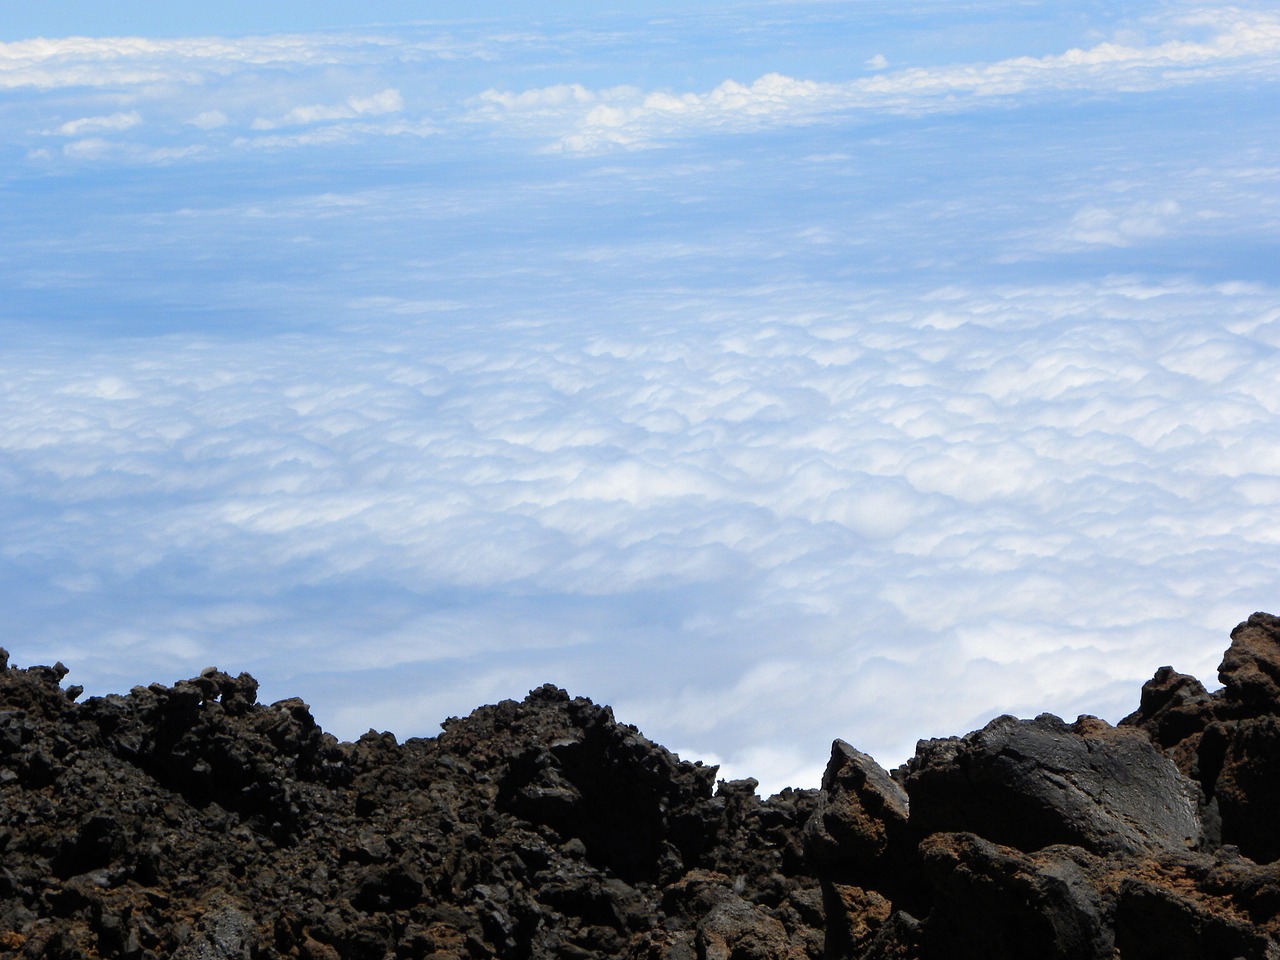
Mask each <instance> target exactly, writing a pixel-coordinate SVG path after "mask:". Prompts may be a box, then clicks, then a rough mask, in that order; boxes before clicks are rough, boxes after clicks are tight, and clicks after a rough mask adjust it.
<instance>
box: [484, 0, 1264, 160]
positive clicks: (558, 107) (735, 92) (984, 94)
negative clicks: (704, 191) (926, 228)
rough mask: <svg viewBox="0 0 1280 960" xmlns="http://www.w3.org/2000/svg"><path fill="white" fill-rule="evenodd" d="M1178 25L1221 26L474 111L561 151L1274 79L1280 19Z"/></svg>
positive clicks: (566, 94) (512, 96) (567, 94)
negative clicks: (1203, 36) (854, 72)
mask: <svg viewBox="0 0 1280 960" xmlns="http://www.w3.org/2000/svg"><path fill="white" fill-rule="evenodd" d="M1171 26H1172V28H1173V29H1181V30H1184V31H1185V30H1196V31H1203V30H1206V29H1207V30H1210V31H1212V35H1211V36H1210V38H1209V39H1207V40H1198V41H1193V40H1183V39H1170V40H1166V41H1164V42H1162V43H1155V44H1149V45H1133V44H1125V43H1117V42H1105V43H1100V44H1098V45H1096V46H1094V47H1090V48H1088V49H1072V50H1068V51H1067V52H1065V53H1062V54H1055V55H1050V56H1044V57H1025V56H1023V57H1013V58H1010V59H1007V60H1001V61H998V62H995V63H990V64H973V65H963V66H947V67H917V68H910V69H904V70H898V71H893V72H878V73H877V74H876V75H875V76H872V77H863V78H859V79H856V80H850V81H844V82H835V83H833V82H817V81H812V80H804V79H797V78H794V77H789V76H785V75H783V74H779V73H767V74H765V75H763V76H761V77H759V78H758V79H757V80H755V81H754V82H752V83H750V84H743V83H740V82H738V81H735V80H726V81H725V82H724V83H722V84H720V85H719V86H717V87H715V88H714V89H712V90H711V91H709V92H707V93H693V92H686V93H680V94H675V93H670V92H664V91H655V92H645V91H643V90H639V89H637V88H634V87H616V88H612V89H608V90H601V91H591V90H589V89H587V88H585V87H583V86H581V85H578V84H560V85H557V86H554V87H545V88H540V89H531V90H525V91H522V92H520V93H511V92H508V91H502V90H488V91H486V92H485V93H483V94H482V95H481V96H480V98H479V100H478V107H477V115H478V116H480V117H483V118H485V119H488V120H490V121H493V122H498V123H503V124H509V125H513V126H514V127H516V128H517V129H521V130H524V131H527V132H531V133H533V132H541V133H542V134H543V135H551V136H556V137H557V138H558V139H557V140H556V143H555V148H556V149H560V150H565V151H568V152H574V153H591V152H596V151H599V150H602V149H606V148H610V147H619V146H621V147H634V146H649V145H653V144H655V143H659V142H661V141H663V140H665V139H669V138H673V137H686V136H693V135H701V134H705V133H706V132H708V131H712V132H714V131H719V130H726V131H743V130H751V129H756V128H759V127H763V126H771V125H777V124H804V123H812V122H816V121H818V120H821V119H826V118H833V117H838V116H842V115H848V114H850V113H855V114H857V113H906V114H916V113H932V112H953V111H956V110H963V109H971V108H973V107H975V106H978V105H980V104H983V103H989V102H994V101H998V100H1008V99H1010V98H1013V97H1018V98H1022V99H1025V98H1027V97H1033V96H1037V95H1044V94H1053V93H1058V92H1062V91H1090V92H1105V93H1117V92H1125V91H1129V92H1132V91H1143V90H1156V89H1161V88H1165V87H1169V86H1173V85H1178V84H1183V83H1193V82H1203V81H1206V80H1210V79H1214V78H1221V77H1223V76H1231V75H1236V76H1241V77H1244V76H1249V77H1256V78H1267V79H1275V78H1276V77H1277V75H1278V74H1280V69H1278V68H1277V63H1280V59H1278V58H1277V54H1280V17H1277V16H1275V15H1273V14H1270V13H1263V12H1258V11H1243V10H1238V9H1234V8H1225V9H1222V10H1218V11H1206V12H1202V13H1199V14H1197V15H1195V16H1191V17H1182V18H1180V19H1178V20H1176V21H1175V22H1174V23H1173V24H1172V25H1171ZM867 65H868V66H869V67H872V68H873V69H875V70H878V71H880V70H883V69H884V68H885V67H887V66H888V61H887V60H886V59H885V58H884V57H882V56H879V55H877V57H873V58H872V59H871V60H870V61H868V62H867Z"/></svg>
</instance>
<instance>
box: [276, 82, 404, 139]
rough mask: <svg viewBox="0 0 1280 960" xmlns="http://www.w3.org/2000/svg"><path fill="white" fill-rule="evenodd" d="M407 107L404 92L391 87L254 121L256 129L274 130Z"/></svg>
mask: <svg viewBox="0 0 1280 960" xmlns="http://www.w3.org/2000/svg"><path fill="white" fill-rule="evenodd" d="M403 109H404V97H402V96H401V95H400V91H399V90H396V89H394V88H388V89H386V90H383V91H381V92H380V93H375V94H371V95H369V96H363V97H362V96H350V97H347V99H346V100H344V101H343V102H342V103H338V104H312V105H310V106H305V107H294V108H293V109H291V110H290V111H289V112H288V113H286V114H285V115H284V116H282V117H280V118H279V119H278V120H266V119H263V118H261V117H259V118H258V119H257V120H254V121H253V125H252V126H253V129H254V130H274V129H276V128H277V127H295V126H307V125H309V124H313V123H325V122H329V121H333V120H352V119H355V118H356V117H378V116H384V115H386V114H389V113H399V112H400V111H402V110H403Z"/></svg>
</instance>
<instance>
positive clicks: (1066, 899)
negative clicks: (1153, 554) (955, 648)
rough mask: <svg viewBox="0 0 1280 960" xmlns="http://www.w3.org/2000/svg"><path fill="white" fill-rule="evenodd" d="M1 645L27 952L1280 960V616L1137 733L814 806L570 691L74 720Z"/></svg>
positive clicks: (1163, 705) (19, 937)
mask: <svg viewBox="0 0 1280 960" xmlns="http://www.w3.org/2000/svg"><path fill="white" fill-rule="evenodd" d="M66 674H67V670H66V668H65V667H63V666H62V665H61V664H57V665H54V666H52V667H44V666H36V667H28V668H26V669H16V668H10V667H9V666H8V655H7V654H4V653H3V652H2V651H0V956H13V957H27V958H37V957H39V958H51V960H73V958H74V960H88V958H102V957H112V958H115V957H119V958H125V960H159V958H181V960H267V958H297V960H348V958H351V960H364V958H369V960H384V958H397V960H398V958H406V960H408V958H427V957H431V958H435V960H483V958H489V957H501V958H512V960H543V958H548V960H549V958H565V960H585V958H590V957H600V958H604V957H608V958H625V960H818V958H831V960H967V958H983V960H1005V958H1007V960H1015V958H1016V960H1028V958H1062V960H1077V958H1080V960H1084V958H1088V960H1093V958H1097V960H1115V958H1120V960H1146V958H1156V957H1159V958H1162V960H1163V958H1213V960H1217V958H1221V960H1237V958H1246V960H1280V816H1277V811H1278V810H1280V619H1277V618H1276V617H1272V616H1269V615H1267V614H1255V615H1254V616H1253V617H1251V618H1250V619H1249V620H1248V621H1247V622H1246V623H1243V624H1241V625H1240V626H1239V627H1237V628H1236V630H1235V631H1234V632H1233V634H1232V644H1231V648H1230V649H1229V650H1228V652H1227V654H1226V657H1225V659H1224V660H1223V664H1222V667H1221V670H1220V674H1219V676H1220V679H1221V680H1222V683H1223V684H1224V687H1223V689H1222V690H1220V691H1217V692H1212V693H1211V692H1209V691H1208V690H1206V689H1205V688H1204V687H1203V686H1202V685H1201V684H1200V683H1199V682H1198V681H1196V680H1194V679H1193V678H1191V677H1187V676H1184V675H1181V674H1178V673H1176V672H1175V671H1173V670H1172V669H1171V668H1169V667H1162V668H1161V669H1160V670H1159V671H1157V672H1156V675H1155V677H1154V678H1153V679H1152V680H1151V681H1149V682H1148V683H1147V684H1146V685H1145V686H1144V687H1143V691H1142V696H1141V702H1140V705H1139V707H1138V710H1137V711H1136V712H1135V713H1133V714H1132V715H1131V716H1129V717H1127V718H1125V720H1124V721H1122V722H1121V724H1120V725H1119V726H1118V727H1113V726H1111V725H1109V724H1107V723H1104V722H1103V721H1101V720H1098V719H1096V718H1091V717H1082V718H1080V719H1078V720H1077V721H1076V722H1074V723H1070V724H1069V723H1066V722H1064V721H1062V720H1060V719H1058V718H1056V717H1051V716H1047V715H1046V716H1041V717H1037V718H1035V719H1033V720H1017V719H1014V718H1012V717H1000V718H997V719H995V720H993V721H992V722H991V723H989V724H988V725H987V726H986V727H984V728H983V729H981V730H978V731H975V732H973V733H970V734H968V735H967V736H964V737H953V738H947V739H940V740H928V741H922V742H921V743H920V745H919V747H918V749H917V752H916V755H915V757H914V758H913V759H912V760H911V761H909V762H908V763H907V764H905V765H904V766H903V767H902V768H900V769H898V770H895V771H893V772H892V773H889V772H888V771H886V770H884V769H883V768H881V767H880V766H879V765H878V764H877V763H876V762H875V761H874V760H873V759H872V758H871V757H869V756H867V755H865V754H863V753H860V752H859V751H857V750H856V749H854V748H853V747H851V746H849V745H848V744H847V743H844V742H843V741H839V740H837V741H836V742H835V744H834V746H833V749H832V755H831V761H830V763H829V765H828V767H827V771H826V774H825V776H824V777H823V782H822V786H821V788H820V789H817V790H787V791H784V792H783V793H781V794H778V795H776V796H774V797H771V798H768V799H761V798H760V797H758V796H757V795H756V786H757V784H756V782H755V781H753V780H742V781H732V782H725V781H720V782H719V783H718V784H717V781H716V769H715V768H714V767H708V766H704V765H702V764H699V763H690V762H687V761H685V760H681V759H680V758H678V757H676V756H675V755H674V754H671V753H670V752H668V751H666V750H664V749H663V748H662V747H660V746H658V745H656V744H654V743H652V742H651V741H649V740H647V739H646V738H645V737H644V736H642V735H641V734H640V733H639V731H637V730H636V729H635V728H634V727H631V726H628V725H626V724H623V723H619V722H617V721H616V720H615V719H614V717H613V714H612V712H611V711H610V710H609V708H608V707H602V706H597V705H596V704H593V703H591V702H590V701H588V700H585V699H581V698H578V699H571V698H570V697H569V695H568V694H567V693H565V692H564V691H562V690H559V689H557V688H555V687H553V686H544V687H541V688H539V689H537V690H534V691H532V692H531V693H530V694H529V696H528V697H527V698H526V699H525V700H523V701H522V702H515V701H504V702H502V703H499V704H496V705H494V706H488V707H481V708H480V709H478V710H476V711H475V712H474V713H472V714H471V715H470V716H468V717H465V718H453V719H450V720H448V721H446V723H445V724H444V732H443V733H442V734H441V735H440V736H438V737H435V738H430V739H411V740H407V741H405V742H404V743H400V742H398V741H397V740H396V739H395V738H394V737H393V736H392V735H391V734H388V733H377V732H375V731H370V732H369V733H368V734H366V735H365V736H363V737H361V738H360V739H359V740H357V741H356V742H354V743H340V742H338V741H337V740H336V739H334V738H333V737H332V736H330V735H328V734H326V733H324V732H323V731H322V730H320V729H319V728H318V726H317V725H316V723H315V721H314V720H313V719H312V717H311V714H310V711H309V709H308V708H307V705H306V704H304V703H302V702H301V701H300V700H296V699H293V700H283V701H280V702H277V703H274V704H270V705H265V704H260V703H258V702H257V684H256V683H255V681H254V680H253V678H252V677H249V676H248V675H246V674H241V675H239V676H238V677H233V676H231V675H229V674H227V673H223V672H221V671H218V670H214V669H212V668H211V669H208V670H205V671H204V672H203V673H202V674H201V675H200V676H198V677H194V678H192V679H190V680H183V681H179V682H178V683H176V684H174V685H173V686H164V685H161V684H152V685H151V686H149V687H137V688H134V690H132V691H131V692H130V693H129V694H127V695H123V696H115V695H113V696H108V697H101V698H92V699H89V700H86V701H85V702H83V703H80V702H77V701H78V699H79V697H80V696H81V694H82V693H83V691H81V690H80V689H79V688H78V687H74V686H68V687H64V686H63V680H64V679H65V677H66Z"/></svg>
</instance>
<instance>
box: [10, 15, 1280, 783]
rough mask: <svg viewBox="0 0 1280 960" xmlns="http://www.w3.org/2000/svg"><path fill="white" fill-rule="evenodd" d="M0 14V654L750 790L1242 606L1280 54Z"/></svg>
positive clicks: (1245, 28)
mask: <svg viewBox="0 0 1280 960" xmlns="http://www.w3.org/2000/svg"><path fill="white" fill-rule="evenodd" d="M414 6H415V5H410V4H396V3H387V4H383V5H375V6H373V7H369V6H365V7H362V8H361V10H362V12H361V14H360V15H359V18H358V19H356V20H353V19H352V16H353V10H354V8H351V7H350V6H349V5H343V6H342V7H339V6H338V5H336V4H333V5H326V4H312V5H308V6H306V7H301V6H300V7H297V8H294V7H291V6H289V5H270V6H268V5H253V6H250V5H243V6H239V7H237V6H234V5H233V6H226V5H222V6H220V7H218V8H217V9H216V11H215V10H214V9H213V8H210V9H209V10H207V11H203V12H201V11H179V10H177V9H176V8H170V7H160V6H152V5H146V4H132V5H130V4H119V5H112V6H111V8H110V9H109V10H105V9H100V7H99V5H90V4H74V3H72V4H59V5H56V6H52V5H31V4H27V5H21V6H17V5H12V6H7V7H6V11H5V14H6V15H5V17H4V18H0V23H2V24H3V25H2V26H0V41H3V42H2V43H0V130H2V131H3V136H2V137H0V215H2V216H3V222H4V224H5V230H4V231H3V233H2V234H0V289H2V290H3V296H2V297H0V304H3V306H2V307H0V328H2V330H3V339H2V340H0V344H2V345H0V365H2V366H3V376H0V407H2V409H3V417H0V523H2V524H3V537H2V538H0V543H2V544H3V546H0V602H2V603H3V605H4V607H5V609H6V611H8V613H7V617H6V622H7V625H8V636H7V638H6V640H5V643H6V645H7V646H8V647H9V648H10V649H11V650H12V651H13V653H14V655H15V658H16V659H17V660H18V661H19V662H31V661H41V660H54V659H61V660H64V661H65V662H66V663H68V664H69V665H70V666H71V667H72V669H73V671H74V674H73V679H74V680H75V681H76V682H79V683H82V684H84V685H85V686H86V687H87V688H88V689H89V691H90V692H91V693H101V692H107V691H109V690H118V689H121V688H122V687H123V688H127V687H128V686H129V685H131V684H133V683H137V682H149V681H151V680H154V679H157V678H162V679H167V680H172V679H176V678H178V677H182V676H188V675H190V674H191V673H193V672H195V671H198V670H199V669H200V668H202V667H203V666H205V665H208V664H210V663H216V664H218V665H219V666H222V667H224V668H226V669H232V670H241V669H247V670H249V671H251V672H252V673H254V674H255V676H257V677H259V679H260V680H261V681H262V683H263V695H264V696H265V697H269V698H270V697H283V696H288V695H294V694H300V695H302V696H304V697H306V698H307V699H308V701H309V702H310V703H311V704H312V705H313V708H314V711H315V713H316V715H317V716H318V718H319V719H320V720H321V722H322V723H323V724H324V725H325V726H326V727H327V728H329V729H332V730H334V732H336V733H338V734H339V735H342V736H355V735H358V734H359V733H360V732H362V731H363V730H364V729H366V728H367V727H369V726H376V727H378V728H380V729H381V728H387V729H391V730H393V731H395V732H396V733H397V734H399V735H401V736H408V735H416V734H427V733H431V732H432V731H434V730H435V729H436V724H437V723H438V722H439V721H440V720H441V719H443V718H444V717H446V716H448V715H450V714H456V713H459V712H464V711H466V710H469V709H470V708H471V707H473V706H475V705H477V704H479V703H482V702H487V701H492V700H494V699H497V698H501V697H507V696H517V697H518V696H521V695H522V694H523V693H524V692H525V691H526V690H528V689H530V688H531V687H533V686H536V685H538V684H540V683H542V682H544V681H548V680H550V681H553V682H556V683H559V684H561V685H563V686H566V687H567V688H568V689H570V691H571V692H573V693H574V694H580V695H586V696H590V697H592V698H593V699H596V700H598V701H602V702H608V703H611V704H613V705H614V706H615V708H616V709H617V712H618V714H619V716H620V717H622V718H623V719H626V720H628V721H631V722H634V723H636V724H637V725H639V726H640V727H641V728H642V729H643V730H644V731H645V732H646V733H648V734H649V735H650V736H651V737H653V738H655V739H657V740H659V741H660V742H662V743H664V744H666V745H668V746H670V747H672V748H674V749H677V750H679V751H680V752H681V753H682V754H684V755H687V756H693V757H700V758H703V759H708V760H712V761H718V762H722V763H723V764H724V769H725V772H726V774H728V775H734V776H745V775H754V776H756V777H758V778H759V779H761V780H762V781H763V783H764V785H765V788H766V789H776V788H778V787H781V786H782V785H784V784H786V783H794V784H797V785H812V784H815V783H816V782H817V778H818V776H819V774H820V771H821V767H822V764H823V762H824V760H825V757H826V754H827V751H828V745H829V742H830V740H831V738H833V737H836V736H839V737H843V738H844V739H846V740H849V741H850V742H853V743H855V744H857V745H858V746H859V747H860V748H862V749H865V750H867V751H869V752H871V753H872V754H874V755H875V756H877V757H878V758H880V759H881V760H883V761H884V762H886V763H896V762H899V761H901V760H902V759H904V758H905V757H906V756H907V755H909V753H910V752H911V750H912V748H913V745H914V742H915V740H916V738H918V737H921V736H929V735H944V734H950V733H960V732H963V731H965V730H967V729H970V728H972V727H974V726H976V725H979V724H981V723H982V722H984V721H985V720H986V719H988V718H989V717H990V716H992V715H994V714H995V713H999V712H1002V711H1009V712H1015V713H1035V712H1039V711H1040V710H1042V709H1049V710H1054V711H1056V712H1059V713H1063V714H1065V715H1068V716H1074V715H1075V713H1078V712H1090V713H1097V714H1101V715H1103V716H1105V717H1108V718H1109V719H1112V720H1115V719H1118V717H1119V716H1121V715H1123V713H1125V712H1126V711H1127V710H1128V709H1129V708H1131V707H1132V705H1133V704H1135V703H1136V699H1137V691H1138V687H1139V685H1140V684H1141V682H1142V680H1143V679H1145V678H1146V677H1147V676H1149V674H1150V673H1151V672H1152V671H1153V670H1154V668H1155V667H1156V666H1158V665H1161V664H1164V663H1172V664H1174V665H1175V666H1177V667H1178V668H1179V669H1182V670H1186V671H1189V672H1194V673H1196V674H1198V675H1199V676H1201V677H1202V678H1203V679H1205V680H1206V681H1212V679H1213V671H1214V668H1215V667H1216V664H1217V661H1218V658H1219V656H1220V653H1221V649H1222V647H1223V645H1224V643H1225V638H1226V634H1227V632H1228V631H1229V630H1230V628H1231V627H1232V626H1233V625H1234V624H1235V623H1236V622H1237V621H1239V620H1241V619H1243V618H1244V617H1245V616H1247V615H1248V614H1249V613H1250V612H1252V611H1253V610H1255V609H1274V608H1275V606H1276V603H1275V597H1276V593H1277V584H1278V581H1280V575H1277V573H1276V571H1277V570H1280V563H1278V562H1277V561H1280V548H1278V546H1277V538H1276V536H1275V534H1274V532H1273V531H1274V523H1273V520H1272V518H1273V516H1274V512H1275V509H1276V505H1277V502H1280V443H1277V437H1280V431H1278V429H1277V427H1278V424H1277V415H1278V413H1280V400H1277V399H1276V398H1278V397H1280V389H1278V387H1280V383H1277V380H1278V379H1280V374H1278V373H1277V372H1276V371H1277V370H1280V366H1278V365H1277V363H1276V359H1277V358H1276V354H1277V349H1278V348H1280V295H1278V293H1277V291H1278V286H1277V283H1278V278H1277V276H1276V272H1277V271H1276V263H1277V256H1276V254H1277V242H1276V237H1277V236H1278V235H1280V234H1278V232H1277V219H1278V217H1280V190H1278V189H1277V184H1278V183H1280V164H1278V163H1277V161H1276V158H1275V149H1274V145H1275V143H1277V142H1280V136H1278V134H1280V131H1278V130H1277V126H1278V123H1277V119H1278V118H1280V112H1278V111H1277V109H1276V107H1277V83H1276V81H1277V76H1278V75H1280V69H1278V68H1277V66H1276V64H1277V63H1280V58H1278V57H1277V53H1278V52H1280V17H1277V15H1276V13H1275V11H1274V9H1273V8H1271V7H1270V6H1269V5H1253V6H1248V5H1246V6H1239V7H1230V8H1223V7H1202V6H1194V5H1188V4H1180V3H1159V4H1156V3H1131V4H1123V5H1118V4H1105V5H1103V4H1083V5H1081V4H1074V5H1065V4H1049V3H1027V2H1020V3H1013V2H1008V3H972V4H956V3H947V4H942V3H892V4H890V3H878V2H872V0H867V2H824V3H812V2H788V3H771V4H757V3H738V4H731V3H716V2H706V3H701V4H695V5H688V4H683V5H678V6H677V5H674V4H672V5H669V6H666V7H663V6H654V5H653V4H645V5H643V9H642V7H641V5H638V4H619V5H617V6H615V7H613V8H596V9H586V7H585V5H584V6H583V8H581V9H578V8H575V7H572V6H564V5H558V6H557V8H556V10H555V12H554V13H544V12H541V11H537V10H534V11H530V10H528V9H524V10H522V11H511V10H509V9H504V6H503V5H501V4H496V3H495V4H491V5H485V4H479V5H476V4H467V5H465V6H464V5H461V4H457V5H453V6H449V5H445V6H440V5H434V6H432V8H431V10H430V16H429V17H427V15H426V14H425V13H423V12H422V11H421V10H420V9H414Z"/></svg>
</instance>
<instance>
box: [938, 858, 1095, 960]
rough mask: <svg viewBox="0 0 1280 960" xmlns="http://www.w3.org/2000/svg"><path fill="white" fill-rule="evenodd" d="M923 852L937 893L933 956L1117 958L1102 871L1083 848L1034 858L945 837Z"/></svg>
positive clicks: (988, 959)
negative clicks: (1100, 879) (1103, 891)
mask: <svg viewBox="0 0 1280 960" xmlns="http://www.w3.org/2000/svg"><path fill="white" fill-rule="evenodd" d="M921 853H922V855H923V857H924V865H925V871H926V873H927V875H928V877H929V880H930V882H931V883H932V884H933V887H934V890H935V891H936V897H935V901H934V908H933V911H932V912H931V913H930V914H929V918H928V920H927V923H926V936H927V943H928V945H929V949H928V951H927V954H926V955H927V956H930V957H940V958H941V957H945V958H948V960H968V958H972V960H1026V958H1028V957H1035V958H1037V960H1111V957H1112V950H1113V948H1114V945H1115V943H1114V936H1113V933H1112V929H1111V924H1110V922H1109V918H1108V905H1107V903H1106V902H1105V900H1104V898H1103V896H1102V894H1101V892H1100V891H1099V886H1098V880H1097V877H1098V876H1099V875H1100V874H1101V872H1102V866H1101V864H1100V862H1099V861H1098V858H1096V857H1094V856H1093V855H1091V854H1089V853H1087V852H1086V851H1084V850H1082V849H1080V848H1079V847H1069V846H1068V847H1062V846H1058V847H1045V848H1044V849H1042V850H1040V851H1039V852H1037V853H1035V854H1026V853H1022V852H1020V851H1018V850H1014V849H1011V848H1009V847H1003V846H999V845H997V844H994V843H990V842H988V841H986V840H983V839H982V838H981V837H977V836H974V835H973V834H971V833H938V834H934V835H933V836H931V837H929V838H928V839H927V840H925V841H924V843H923V844H921Z"/></svg>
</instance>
